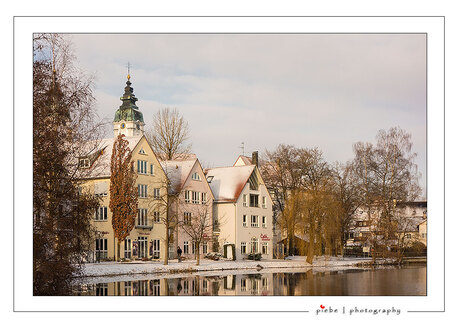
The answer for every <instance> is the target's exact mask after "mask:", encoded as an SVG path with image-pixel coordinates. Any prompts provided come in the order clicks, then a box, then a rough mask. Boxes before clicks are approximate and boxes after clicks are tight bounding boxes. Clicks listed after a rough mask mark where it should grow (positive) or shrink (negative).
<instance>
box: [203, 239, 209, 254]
mask: <svg viewBox="0 0 460 329" xmlns="http://www.w3.org/2000/svg"><path fill="white" fill-rule="evenodd" d="M207 253H208V244H207V243H206V242H204V243H203V255H206V254H207Z"/></svg>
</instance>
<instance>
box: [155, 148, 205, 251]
mask: <svg viewBox="0 0 460 329" xmlns="http://www.w3.org/2000/svg"><path fill="white" fill-rule="evenodd" d="M161 165H162V166H163V169H164V171H165V173H166V175H167V177H168V179H169V188H168V194H169V196H170V200H171V203H172V204H171V205H170V206H169V210H168V212H169V213H168V216H170V218H175V219H176V220H177V221H178V222H180V223H186V222H187V220H190V221H191V219H192V218H194V217H196V216H204V217H205V218H206V220H208V221H209V227H206V232H205V234H204V235H205V242H204V243H202V244H201V245H197V244H196V242H195V241H193V239H192V237H191V236H190V235H188V234H187V233H186V231H184V229H182V228H181V227H180V226H178V227H176V231H175V235H174V240H173V245H171V246H170V251H169V256H170V257H171V258H174V257H176V256H175V255H176V249H177V246H180V247H181V249H182V256H184V257H189V258H192V257H194V254H195V252H196V248H201V250H200V254H201V255H202V256H204V255H206V253H208V252H210V251H211V249H212V211H213V206H212V205H213V201H214V196H213V193H212V191H211V188H210V187H209V185H208V182H207V181H206V176H205V174H204V172H203V169H202V168H201V164H200V162H199V161H198V159H197V158H196V156H195V157H192V156H188V157H187V158H184V160H169V161H162V162H161Z"/></svg>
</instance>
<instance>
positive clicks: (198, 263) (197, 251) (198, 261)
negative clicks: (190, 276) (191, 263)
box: [195, 243, 200, 265]
mask: <svg viewBox="0 0 460 329" xmlns="http://www.w3.org/2000/svg"><path fill="white" fill-rule="evenodd" d="M195 252H196V265H200V244H199V243H197V248H196V250H195Z"/></svg>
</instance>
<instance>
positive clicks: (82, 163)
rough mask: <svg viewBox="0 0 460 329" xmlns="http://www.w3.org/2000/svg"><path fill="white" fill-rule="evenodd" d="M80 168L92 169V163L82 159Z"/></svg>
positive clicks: (79, 164)
mask: <svg viewBox="0 0 460 329" xmlns="http://www.w3.org/2000/svg"><path fill="white" fill-rule="evenodd" d="M78 166H79V167H80V168H89V167H90V162H89V159H88V158H81V159H79V161H78Z"/></svg>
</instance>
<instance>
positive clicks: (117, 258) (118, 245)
mask: <svg viewBox="0 0 460 329" xmlns="http://www.w3.org/2000/svg"><path fill="white" fill-rule="evenodd" d="M119 260H120V241H118V239H117V257H116V259H115V261H119Z"/></svg>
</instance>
